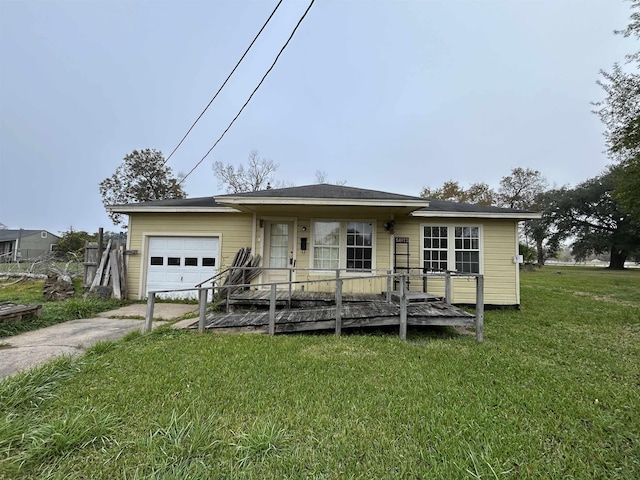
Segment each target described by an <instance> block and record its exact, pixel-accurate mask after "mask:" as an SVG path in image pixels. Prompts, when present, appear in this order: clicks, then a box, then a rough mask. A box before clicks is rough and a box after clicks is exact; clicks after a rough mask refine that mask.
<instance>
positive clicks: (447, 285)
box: [444, 270, 451, 303]
mask: <svg viewBox="0 0 640 480" xmlns="http://www.w3.org/2000/svg"><path fill="white" fill-rule="evenodd" d="M444 301H445V302H447V303H451V272H450V271H449V270H447V271H446V272H445V273H444Z"/></svg>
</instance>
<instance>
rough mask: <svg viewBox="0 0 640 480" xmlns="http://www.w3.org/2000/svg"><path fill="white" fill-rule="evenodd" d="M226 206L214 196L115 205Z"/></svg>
mask: <svg viewBox="0 0 640 480" xmlns="http://www.w3.org/2000/svg"><path fill="white" fill-rule="evenodd" d="M133 206H135V207H185V208H186V207H224V205H222V204H220V203H217V202H216V201H215V200H214V199H213V197H195V198H172V199H169V200H151V201H149V202H139V203H128V204H126V205H113V207H133Z"/></svg>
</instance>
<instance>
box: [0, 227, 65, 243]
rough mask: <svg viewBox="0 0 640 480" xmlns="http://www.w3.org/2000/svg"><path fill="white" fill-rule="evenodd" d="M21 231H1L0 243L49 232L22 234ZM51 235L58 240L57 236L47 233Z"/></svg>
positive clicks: (26, 232) (26, 231)
mask: <svg viewBox="0 0 640 480" xmlns="http://www.w3.org/2000/svg"><path fill="white" fill-rule="evenodd" d="M20 232H21V231H20V230H19V229H18V230H9V229H6V230H0V242H11V241H13V240H17V239H18V238H20V237H23V238H24V237H28V236H30V235H36V234H37V235H40V233H41V232H47V231H46V230H22V233H20ZM47 233H48V234H49V235H53V236H54V237H56V238H58V236H57V235H54V234H53V233H51V232H47Z"/></svg>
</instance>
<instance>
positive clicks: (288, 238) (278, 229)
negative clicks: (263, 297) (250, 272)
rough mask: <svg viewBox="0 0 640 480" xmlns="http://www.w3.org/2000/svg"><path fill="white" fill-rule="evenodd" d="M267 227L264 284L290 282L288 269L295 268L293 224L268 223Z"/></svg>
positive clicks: (283, 286)
mask: <svg viewBox="0 0 640 480" xmlns="http://www.w3.org/2000/svg"><path fill="white" fill-rule="evenodd" d="M265 226H266V229H265V232H264V233H265V245H264V266H265V267H266V269H265V271H264V282H265V283H273V282H288V281H289V270H288V269H289V268H291V267H293V222H267V223H266V225H265ZM280 269H282V270H280ZM285 269H286V270H285ZM285 287H286V286H285V285H282V286H281V287H279V288H285ZM286 288H288V287H286Z"/></svg>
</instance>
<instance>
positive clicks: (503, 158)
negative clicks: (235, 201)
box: [0, 0, 638, 233]
mask: <svg viewBox="0 0 640 480" xmlns="http://www.w3.org/2000/svg"><path fill="white" fill-rule="evenodd" d="M276 3H277V1H276V0H264V1H253V2H249V1H241V0H234V1H227V2H222V1H204V0H203V1H178V0H165V1H138V0H128V1H127V0H121V1H106V0H105V1H101V0H84V1H82V0H78V1H46V0H45V1H38V2H36V1H28V0H25V1H7V0H0V223H3V224H5V225H7V226H8V227H9V228H31V229H46V230H49V231H51V232H53V233H57V232H59V231H63V230H67V229H68V228H69V227H70V226H73V228H74V229H76V230H87V231H89V232H94V231H96V230H97V229H98V227H101V226H102V227H104V228H105V229H106V230H117V228H115V227H113V225H112V224H111V222H110V220H109V219H108V217H107V215H106V214H105V211H104V208H103V206H102V202H101V198H100V195H99V192H98V183H99V182H100V181H101V180H103V179H104V178H106V177H108V176H110V175H112V174H113V172H114V170H115V169H116V167H118V165H120V163H121V162H122V158H123V157H124V156H125V155H126V154H127V153H129V152H131V151H132V150H134V149H142V148H155V149H158V150H161V151H162V152H163V153H164V154H165V155H168V154H169V153H170V152H171V150H172V149H173V147H175V146H176V144H177V143H178V141H179V140H180V138H181V137H182V135H183V134H184V133H185V132H186V130H187V129H188V127H189V126H190V125H191V123H192V122H193V121H194V120H195V118H196V117H197V115H198V114H199V113H200V112H201V111H202V109H203V108H204V106H205V105H206V104H207V102H208V101H209V100H210V98H211V97H212V96H213V94H214V93H215V91H216V90H217V89H218V87H219V85H220V84H221V83H222V81H223V80H224V78H225V77H226V76H227V74H228V73H229V72H230V71H231V69H232V68H233V66H234V64H235V62H236V61H237V60H238V59H239V58H240V56H241V54H242V52H243V51H244V49H245V48H246V47H247V46H248V44H249V42H250V41H251V39H252V38H253V36H254V35H255V34H256V33H257V31H258V29H259V28H260V26H261V25H262V23H263V22H264V21H265V20H266V18H267V16H268V15H269V13H270V12H271V10H272V9H273V8H274V6H275V5H276ZM307 4H308V2H307V1H298V0H285V1H284V2H283V4H282V6H281V7H280V9H279V10H278V12H277V13H276V16H275V17H274V19H273V20H272V22H271V23H270V24H269V26H268V27H267V30H266V31H265V32H264V33H263V36H261V37H260V39H259V41H258V43H257V44H256V46H255V47H254V49H253V50H252V51H251V52H250V54H249V55H248V57H247V58H246V59H245V62H244V63H243V64H242V66H241V67H240V68H239V69H238V71H237V72H236V74H235V76H234V77H233V78H232V80H231V81H230V83H229V84H228V85H227V87H226V88H225V89H224V90H223V92H222V94H221V95H220V96H219V97H218V99H217V100H216V102H214V103H213V105H212V106H211V107H210V109H209V111H208V112H207V114H206V115H205V117H204V118H203V119H202V120H201V121H200V123H199V124H198V125H197V126H196V128H195V129H194V131H193V132H192V133H191V135H190V136H189V137H188V139H187V141H186V142H185V144H183V146H182V147H181V148H180V149H179V150H178V152H177V153H176V154H175V155H174V157H173V158H171V160H170V162H169V166H170V167H171V168H172V169H173V171H174V173H178V172H184V173H186V172H188V171H189V170H190V169H191V168H192V167H193V166H194V165H195V164H196V162H197V161H198V160H199V159H200V158H202V156H203V155H204V154H205V153H206V151H207V150H208V149H209V148H210V147H211V145H212V144H213V143H214V141H215V140H216V139H217V138H218V136H219V135H220V134H221V133H222V131H223V130H224V128H225V127H226V125H227V124H228V123H229V121H230V120H231V119H232V118H233V116H234V115H235V114H236V113H237V111H238V109H239V108H240V107H241V105H242V104H243V103H244V102H245V100H246V99H247V97H248V96H249V94H250V93H251V91H252V90H253V88H254V87H255V86H256V84H257V83H258V81H259V80H260V78H261V77H262V75H263V74H264V72H265V71H266V69H267V68H268V67H269V65H270V64H271V62H272V61H273V59H274V57H275V55H276V54H277V52H278V51H279V49H280V48H281V46H282V44H283V43H284V41H285V40H286V38H287V37H288V35H289V34H290V32H291V30H292V29H293V27H294V26H295V23H296V22H297V21H298V18H299V17H300V16H301V15H302V13H303V11H304V10H305V8H306V7H307ZM630 12H631V10H630V8H629V4H628V3H626V2H623V1H622V0H582V1H568V0H566V1H564V0H539V1H526V0H494V1H488V0H484V1H483V0H477V1H462V0H458V1H455V0H432V1H426V0H425V1H407V2H403V1H391V0H388V1H347V0H334V1H327V0H317V1H316V3H315V4H314V6H313V7H312V9H311V11H310V12H309V14H308V15H307V18H306V19H305V21H304V22H303V23H302V25H301V27H300V29H299V30H298V33H297V34H296V36H295V37H294V39H293V40H292V42H291V44H290V45H289V47H288V48H287V50H285V52H284V54H283V55H282V57H281V58H280V61H279V62H278V64H277V65H276V67H275V69H274V70H273V71H272V73H271V75H270V76H269V77H268V78H267V80H266V81H265V83H264V84H263V86H262V87H261V89H260V90H259V91H258V93H257V94H256V95H255V97H254V98H253V100H252V102H251V103H250V104H249V106H248V107H247V109H246V110H245V111H244V113H243V114H242V116H241V117H240V118H239V119H238V121H237V122H236V124H235V125H234V126H233V127H232V129H231V130H230V131H229V133H228V134H227V135H226V137H225V138H224V139H223V140H222V142H221V143H220V144H219V145H218V147H216V148H215V149H214V150H213V152H212V153H211V155H210V156H209V157H208V158H207V159H206V160H205V161H204V162H203V163H202V164H201V165H200V166H199V167H198V169H197V170H196V171H195V172H194V173H193V174H192V175H191V176H190V177H189V178H188V179H187V180H186V183H185V185H186V191H187V193H188V195H189V197H199V196H208V195H215V194H218V193H223V190H222V189H221V188H219V186H218V183H217V181H216V179H215V177H214V176H213V173H212V168H211V165H212V162H213V161H216V160H220V161H223V162H228V163H235V164H241V163H244V162H246V159H247V157H248V155H249V153H250V151H251V150H252V149H256V150H258V151H259V153H260V155H261V156H263V157H266V158H270V159H272V160H274V161H276V162H278V163H279V165H280V168H279V170H278V174H277V176H278V178H279V179H280V180H282V181H285V182H287V183H289V184H295V185H306V184H310V183H314V182H315V172H316V170H323V171H325V172H326V173H327V174H328V177H329V180H331V181H338V180H345V181H346V182H347V184H348V185H350V186H355V187H361V188H371V189H376V190H384V191H389V192H395V193H402V194H407V195H419V194H420V191H421V190H422V188H423V187H424V186H430V187H437V186H440V185H442V183H443V182H444V181H446V180H449V179H454V180H458V181H459V182H460V183H461V184H462V185H463V186H467V185H468V184H469V183H472V182H487V183H488V184H490V185H492V186H494V187H497V186H498V183H499V181H500V178H501V177H503V176H504V175H507V174H509V172H510V171H511V168H513V167H518V166H521V167H530V168H534V169H538V170H540V171H541V172H542V173H543V174H544V175H545V176H546V177H547V179H548V180H549V181H550V182H551V183H555V184H557V185H563V184H575V183H577V182H580V181H582V180H585V179H587V178H589V177H592V176H594V175H597V174H598V173H599V172H601V171H602V170H603V168H604V167H605V166H606V165H607V158H606V156H605V155H604V154H603V153H602V152H603V150H604V141H603V137H602V125H601V124H600V122H599V120H598V118H597V117H596V116H595V115H594V114H592V113H591V109H592V106H591V105H590V102H592V101H595V100H598V99H600V98H602V91H601V89H600V88H599V87H598V86H597V85H596V83H595V82H596V80H597V79H598V72H599V70H600V69H602V68H604V69H610V68H611V66H612V65H613V63H614V62H616V61H622V60H623V57H624V54H625V53H629V52H630V51H635V50H637V49H638V48H637V46H636V45H633V42H632V40H630V39H624V38H623V37H621V36H616V35H613V33H612V32H613V30H614V29H617V28H623V27H625V26H626V25H627V24H628V21H629V14H630Z"/></svg>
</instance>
